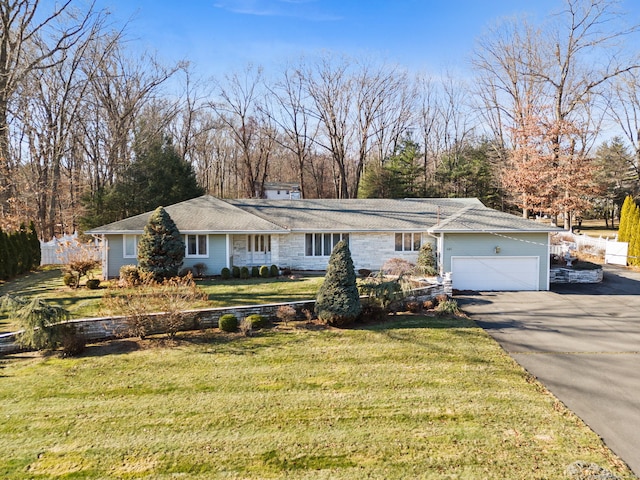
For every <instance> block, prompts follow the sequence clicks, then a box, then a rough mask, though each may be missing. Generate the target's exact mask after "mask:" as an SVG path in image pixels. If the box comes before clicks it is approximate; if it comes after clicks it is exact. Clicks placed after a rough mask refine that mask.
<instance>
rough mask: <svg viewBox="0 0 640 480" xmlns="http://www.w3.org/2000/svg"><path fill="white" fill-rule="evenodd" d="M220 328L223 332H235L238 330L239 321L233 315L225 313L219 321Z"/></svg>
mask: <svg viewBox="0 0 640 480" xmlns="http://www.w3.org/2000/svg"><path fill="white" fill-rule="evenodd" d="M218 328H219V329H220V330H222V331H223V332H235V331H236V330H238V319H237V318H236V316H235V315H234V314H233V313H225V314H224V315H222V316H221V317H220V319H219V320H218Z"/></svg>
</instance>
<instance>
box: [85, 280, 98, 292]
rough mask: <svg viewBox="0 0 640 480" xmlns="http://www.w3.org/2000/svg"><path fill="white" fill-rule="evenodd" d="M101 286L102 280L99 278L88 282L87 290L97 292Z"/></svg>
mask: <svg viewBox="0 0 640 480" xmlns="http://www.w3.org/2000/svg"><path fill="white" fill-rule="evenodd" d="M99 286H100V279H98V278H90V279H89V280H87V288H88V289H89V290H97V289H98V287H99Z"/></svg>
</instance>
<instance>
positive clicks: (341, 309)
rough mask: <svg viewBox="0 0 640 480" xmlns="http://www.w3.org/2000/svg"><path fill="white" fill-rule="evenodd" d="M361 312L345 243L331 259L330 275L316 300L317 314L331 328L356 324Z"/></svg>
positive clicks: (338, 246)
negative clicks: (332, 326) (331, 326)
mask: <svg viewBox="0 0 640 480" xmlns="http://www.w3.org/2000/svg"><path fill="white" fill-rule="evenodd" d="M361 311H362V305H361V304H360V294H359V293H358V287H357V286H356V273H355V270H354V268H353V260H352V259H351V252H350V251H349V245H348V244H347V242H345V241H344V240H342V241H340V242H338V244H337V245H336V246H335V247H334V249H333V252H331V256H330V257H329V264H328V265H327V273H326V275H325V277H324V282H323V283H322V285H321V286H320V289H319V290H318V295H317V297H316V314H317V315H318V318H319V319H320V320H323V321H324V322H326V323H328V324H330V325H334V326H343V325H348V324H349V323H351V322H353V321H355V320H356V318H357V317H358V315H360V312H361Z"/></svg>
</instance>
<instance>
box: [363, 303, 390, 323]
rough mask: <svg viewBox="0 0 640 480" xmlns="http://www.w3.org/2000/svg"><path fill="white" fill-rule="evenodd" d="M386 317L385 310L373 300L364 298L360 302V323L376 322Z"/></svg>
mask: <svg viewBox="0 0 640 480" xmlns="http://www.w3.org/2000/svg"><path fill="white" fill-rule="evenodd" d="M386 318H387V311H386V310H385V309H384V308H382V307H381V306H380V304H379V303H378V302H376V301H374V300H365V301H364V302H362V311H361V312H360V315H359V316H358V322H360V323H376V322H382V321H383V320H385V319H386Z"/></svg>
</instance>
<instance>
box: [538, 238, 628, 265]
mask: <svg viewBox="0 0 640 480" xmlns="http://www.w3.org/2000/svg"><path fill="white" fill-rule="evenodd" d="M559 235H560V238H561V239H562V240H561V241H560V242H559V243H555V244H553V245H551V249H550V250H551V254H553V255H564V254H566V253H567V252H571V251H572V250H575V251H582V252H587V253H590V254H592V255H596V256H600V257H604V259H605V263H610V264H613V265H626V264H627V249H628V246H629V244H628V243H627V242H618V241H617V240H616V239H613V240H612V239H609V238H603V237H598V238H596V237H590V236H589V235H576V234H574V233H569V232H563V233H561V234H559Z"/></svg>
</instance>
